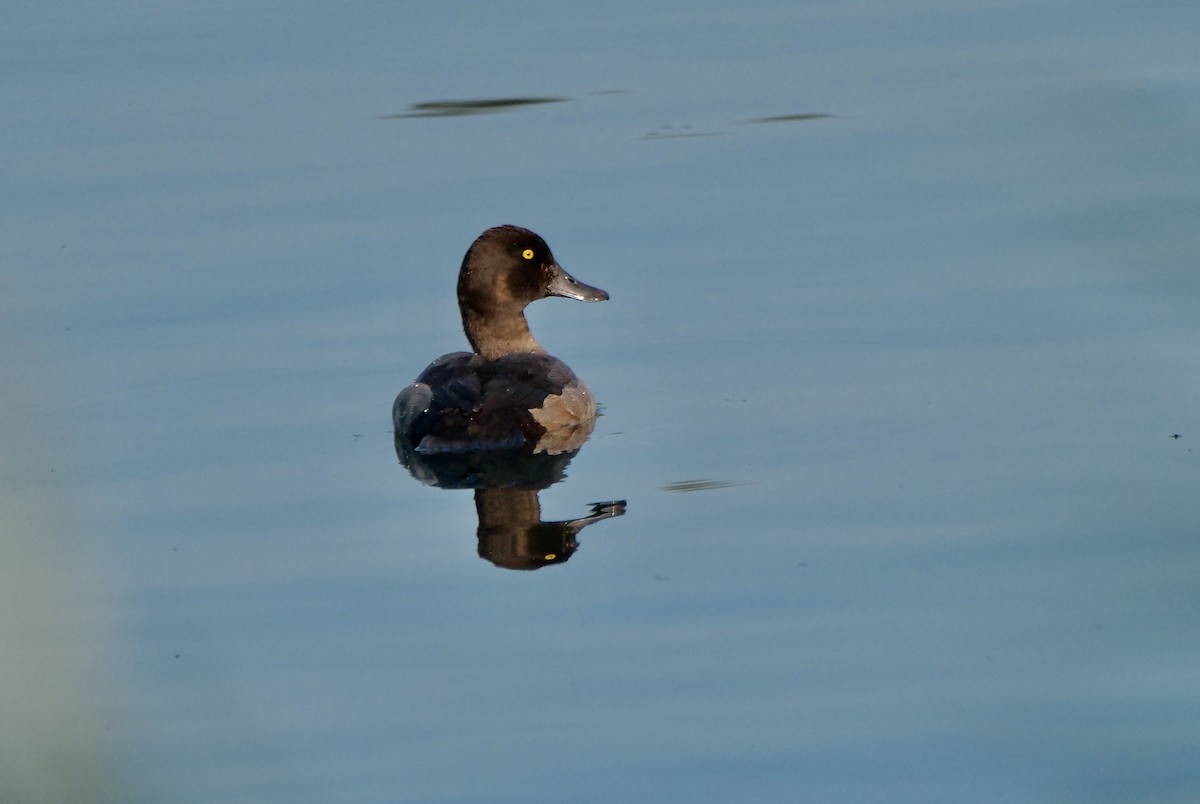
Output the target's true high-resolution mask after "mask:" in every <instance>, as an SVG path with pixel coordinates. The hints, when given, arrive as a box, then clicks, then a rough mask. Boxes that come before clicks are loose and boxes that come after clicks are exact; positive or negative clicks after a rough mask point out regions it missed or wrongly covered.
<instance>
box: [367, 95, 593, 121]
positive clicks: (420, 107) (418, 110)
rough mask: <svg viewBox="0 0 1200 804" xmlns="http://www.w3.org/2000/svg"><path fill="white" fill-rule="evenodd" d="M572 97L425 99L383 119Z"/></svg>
mask: <svg viewBox="0 0 1200 804" xmlns="http://www.w3.org/2000/svg"><path fill="white" fill-rule="evenodd" d="M569 100H571V99H570V98H482V99H477V100H448V101H425V102H423V103H414V104H412V105H411V106H409V107H408V111H407V112H403V113H401V114H389V115H384V116H383V117H382V118H381V119H383V120H397V119H401V118H407V117H460V116H462V115H469V114H490V113H491V112H498V111H502V110H504V109H512V108H514V107H517V106H533V105H536V104H541V103H564V102H566V101H569Z"/></svg>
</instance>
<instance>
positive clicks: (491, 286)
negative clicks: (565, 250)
mask: <svg viewBox="0 0 1200 804" xmlns="http://www.w3.org/2000/svg"><path fill="white" fill-rule="evenodd" d="M548 296H563V297H565V298H568V299H577V300H579V301H586V302H598V301H606V300H607V299H608V294H607V293H605V292H604V291H603V290H600V289H599V288H594V287H592V286H591V285H585V284H584V283H583V282H580V281H579V280H577V279H575V277H573V276H571V275H570V274H569V273H567V272H566V271H564V270H563V269H562V266H561V265H559V264H558V261H557V260H556V259H554V254H553V253H552V252H551V251H550V247H549V246H548V245H546V241H545V240H543V239H542V238H541V237H539V236H538V235H536V234H534V233H533V232H531V231H529V230H528V229H522V228H521V227H519V226H497V227H495V228H493V229H488V230H487V231H486V232H484V233H483V234H481V235H480V236H479V237H478V238H476V240H475V242H474V243H472V244H471V247H470V248H469V249H467V253H466V256H464V257H463V262H462V268H461V269H460V270H459V274H458V306H459V309H460V310H461V311H462V317H463V328H464V329H465V330H466V333H467V339H468V340H470V341H471V346H472V347H474V349H475V351H476V352H478V353H480V354H482V355H484V356H485V357H499V356H502V355H504V354H511V353H513V352H521V351H542V349H541V347H540V346H538V344H537V341H535V340H534V339H533V336H532V334H530V332H529V327H528V325H527V324H526V322H525V316H524V314H523V312H522V311H523V310H524V309H525V306H526V305H527V304H529V303H530V302H532V301H537V300H538V299H544V298H546V297H548Z"/></svg>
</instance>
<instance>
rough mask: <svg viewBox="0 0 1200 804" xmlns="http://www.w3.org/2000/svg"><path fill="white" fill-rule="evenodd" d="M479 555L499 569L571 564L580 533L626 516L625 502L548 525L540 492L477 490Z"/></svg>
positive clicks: (604, 505) (597, 506) (596, 506)
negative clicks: (569, 561) (600, 523)
mask: <svg viewBox="0 0 1200 804" xmlns="http://www.w3.org/2000/svg"><path fill="white" fill-rule="evenodd" d="M475 510H476V512H478V514H479V531H478V533H479V556H480V557H481V558H486V559H487V560H488V561H490V562H492V563H493V564H495V565H496V566H497V567H503V568H505V569H524V570H532V569H539V568H540V567H544V566H546V565H547V564H561V563H562V562H564V561H566V560H567V559H568V558H570V557H571V555H572V554H573V553H574V552H575V550H576V549H577V548H578V547H579V544H578V543H577V542H576V541H575V537H576V536H577V535H578V534H579V531H581V530H583V529H584V528H586V527H587V526H588V525H591V524H592V523H593V522H599V521H600V520H602V519H609V518H611V517H614V516H621V515H622V514H624V513H625V501H624V500H619V501H613V502H606V503H595V504H593V505H592V511H591V513H590V514H589V515H587V516H584V517H580V518H579V519H570V520H565V521H562V522H543V521H542V508H541V505H540V503H539V502H538V493H537V492H536V491H531V490H524V489H501V488H490V489H476V490H475Z"/></svg>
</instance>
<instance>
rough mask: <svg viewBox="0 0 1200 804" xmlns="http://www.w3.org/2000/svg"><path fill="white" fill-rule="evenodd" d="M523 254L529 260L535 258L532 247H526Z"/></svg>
mask: <svg viewBox="0 0 1200 804" xmlns="http://www.w3.org/2000/svg"><path fill="white" fill-rule="evenodd" d="M521 256H522V257H524V258H525V259H527V260H532V259H533V249H531V248H527V249H525V250H524V251H522V252H521Z"/></svg>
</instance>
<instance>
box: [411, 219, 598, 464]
mask: <svg viewBox="0 0 1200 804" xmlns="http://www.w3.org/2000/svg"><path fill="white" fill-rule="evenodd" d="M553 295H561V296H566V297H568V298H575V299H579V300H581V301H603V300H604V299H607V298H608V294H607V293H605V292H604V291H602V290H599V289H597V288H593V287H590V286H588V285H584V284H583V283H580V282H578V281H576V280H575V279H574V278H573V277H571V276H570V275H569V274H567V273H566V272H565V271H563V270H562V268H561V267H560V266H559V265H558V263H557V261H555V259H554V255H553V254H552V253H551V252H550V248H549V246H547V245H546V243H545V241H544V240H542V238H540V237H538V236H537V235H536V234H534V233H533V232H530V231H529V230H527V229H521V228H519V227H515V226H501V227H497V228H495V229H489V230H487V231H486V232H484V233H483V234H482V235H480V236H479V238H478V239H476V241H475V242H474V243H473V244H472V245H471V248H470V249H468V251H467V254H466V256H465V257H464V258H463V264H462V268H461V269H460V272H459V281H458V300H459V308H460V311H461V312H462V317H463V328H464V330H465V332H466V334H467V339H468V340H469V341H470V342H471V346H472V348H474V349H475V351H474V352H454V353H452V354H448V355H444V356H442V357H440V358H438V359H437V360H435V361H433V363H431V364H430V365H429V367H428V368H426V369H425V370H424V371H423V372H421V375H420V376H419V377H417V379H416V381H415V382H414V383H413V384H412V385H410V386H409V387H407V388H405V389H404V390H403V391H401V392H400V395H399V396H397V397H396V403H395V405H394V406H393V410H392V418H393V421H394V423H395V426H396V435H397V437H398V438H402V439H404V440H405V441H406V442H407V443H408V444H409V446H410V447H411V448H412V449H415V450H416V451H418V452H423V453H439V452H455V451H467V450H490V449H507V448H513V447H521V446H531V447H533V448H534V450H535V451H538V452H548V453H550V454H558V453H561V452H566V451H570V450H574V449H578V448H579V446H580V445H581V444H582V443H583V442H584V441H585V440H587V437H588V435H589V434H590V433H591V430H592V426H593V424H594V422H595V417H596V404H595V401H594V400H593V398H592V395H591V392H590V391H589V390H588V388H587V386H586V385H584V383H583V381H582V380H580V379H579V378H578V377H577V376H576V375H575V373H574V372H573V371H571V369H570V368H569V367H568V366H567V365H566V364H565V363H563V362H562V361H561V360H559V359H558V358H556V357H552V356H551V355H548V354H546V352H545V350H544V349H542V347H541V346H540V345H539V344H538V342H537V341H536V340H534V338H533V335H532V333H530V332H529V327H528V324H527V323H526V321H525V316H524V313H523V310H524V308H525V306H526V305H527V304H528V303H529V302H531V301H535V300H537V299H540V298H545V297H547V296H553Z"/></svg>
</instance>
